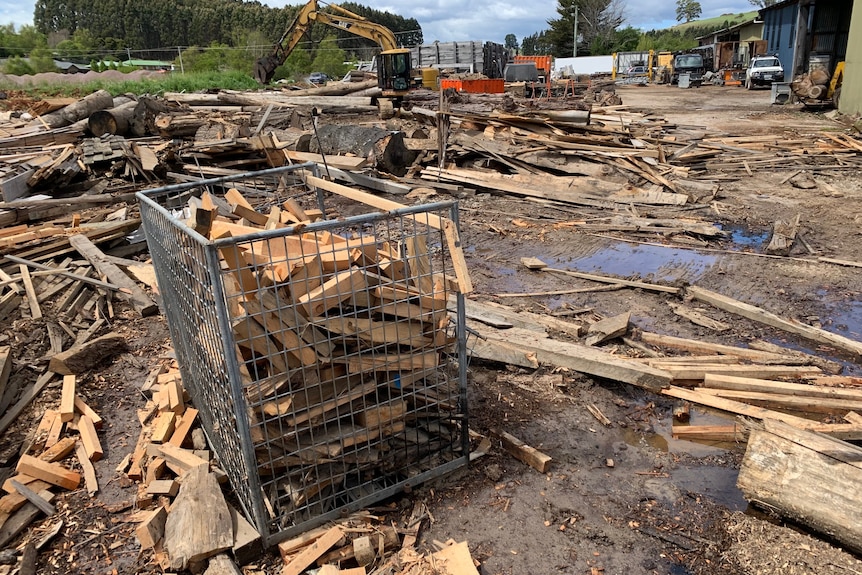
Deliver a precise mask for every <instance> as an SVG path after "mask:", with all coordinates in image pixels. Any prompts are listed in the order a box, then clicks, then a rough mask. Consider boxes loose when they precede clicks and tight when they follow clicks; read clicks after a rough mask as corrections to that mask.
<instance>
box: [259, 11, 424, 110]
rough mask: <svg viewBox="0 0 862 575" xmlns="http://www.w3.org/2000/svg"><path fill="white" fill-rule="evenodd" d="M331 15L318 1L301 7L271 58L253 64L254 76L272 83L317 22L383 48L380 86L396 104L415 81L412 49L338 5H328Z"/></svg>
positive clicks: (378, 67) (390, 33)
mask: <svg viewBox="0 0 862 575" xmlns="http://www.w3.org/2000/svg"><path fill="white" fill-rule="evenodd" d="M327 6H328V8H329V12H323V11H320V10H318V0H310V1H309V2H308V3H307V4H306V5H305V6H303V7H302V8H300V10H299V13H298V14H297V15H296V19H295V20H294V21H293V24H291V25H290V27H289V28H288V29H287V30H286V31H285V33H284V34H283V35H282V36H281V38H280V39H279V41H278V42H276V44H275V47H274V48H273V51H272V53H271V54H270V55H269V56H264V57H263V58H260V59H259V60H258V61H257V62H255V65H254V77H255V79H256V80H257V81H258V82H259V83H261V84H268V83H269V82H270V80H272V76H273V74H274V73H275V69H276V68H278V67H279V66H281V65H282V64H284V62H285V61H286V60H287V57H288V56H290V53H291V52H293V50H294V48H296V45H297V44H299V41H300V39H301V38H302V36H303V34H305V33H306V32H307V31H308V29H309V28H310V27H311V25H312V23H314V22H322V23H324V24H327V25H329V26H332V27H334V28H338V29H340V30H346V31H348V32H350V33H351V34H356V35H357V36H362V37H363V38H368V39H369V40H374V41H375V42H377V44H379V45H380V47H381V48H383V51H382V52H381V53H380V56H379V59H378V65H377V83H378V85H379V86H380V89H381V90H383V96H384V97H386V98H393V99H395V100H396V101H398V100H400V98H401V97H402V96H404V95H405V94H407V90H408V89H409V88H410V83H411V80H412V74H411V63H410V50H408V49H407V48H399V47H398V43H397V42H396V40H395V34H393V33H392V30H390V29H389V28H387V27H385V26H381V25H380V24H376V23H374V22H371V21H369V20H367V19H365V18H363V17H362V16H360V15H359V14H355V13H353V12H351V11H350V10H346V9H344V8H342V7H341V6H338V5H337V4H328V5H327Z"/></svg>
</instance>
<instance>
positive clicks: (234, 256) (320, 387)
mask: <svg viewBox="0 0 862 575" xmlns="http://www.w3.org/2000/svg"><path fill="white" fill-rule="evenodd" d="M369 196H370V194H365V193H364V192H360V191H354V190H352V189H351V188H346V187H344V186H339V185H338V184H333V183H331V182H329V181H327V180H323V179H321V178H318V177H317V166H316V165H315V164H302V165H298V166H287V167H283V168H274V169H270V170H263V171H259V172H249V173H244V174H238V175H235V176H229V177H224V178H213V179H209V180H200V181H191V182H188V183H183V184H176V185H172V186H167V187H162V188H157V189H152V190H147V191H144V192H141V193H139V194H138V199H139V201H140V205H141V219H142V221H143V225H144V230H145V232H146V235H147V242H148V244H149V248H150V253H151V256H152V259H153V264H154V267H155V271H156V277H157V280H158V284H159V289H160V292H161V295H162V300H163V306H164V311H165V315H166V318H167V323H168V327H169V330H170V334H171V339H172V341H173V344H174V348H175V351H176V356H177V360H178V363H179V366H180V371H181V374H182V378H183V383H184V385H185V387H186V388H187V389H188V391H189V393H190V395H191V396H192V399H193V401H194V403H195V406H196V407H197V408H198V410H199V412H200V419H201V424H202V426H203V428H204V430H205V432H206V434H207V436H208V439H209V440H210V444H211V445H212V448H213V450H214V451H215V453H216V455H217V457H218V460H219V464H220V465H221V466H222V468H223V470H224V471H225V473H226V474H227V475H228V477H229V478H230V481H231V484H232V487H233V489H234V492H235V494H236V496H237V499H238V500H239V503H240V504H241V505H242V507H243V509H244V511H245V512H246V515H247V516H248V517H249V519H250V520H251V521H252V522H253V523H254V524H255V525H256V527H257V528H258V530H259V531H260V533H261V535H262V537H263V538H264V541H265V542H266V543H267V544H268V545H269V544H273V543H276V542H278V541H279V540H281V539H284V538H286V537H289V536H291V535H292V534H295V533H296V532H298V531H301V530H305V529H307V528H309V527H311V526H313V525H316V524H319V523H322V522H324V521H326V520H328V519H332V518H335V517H337V516H339V515H341V514H342V513H344V512H348V511H352V510H355V509H359V508H361V507H364V506H367V505H370V504H372V503H375V502H377V501H380V500H381V499H384V498H386V497H389V496H391V495H393V494H395V493H397V492H399V491H401V490H403V489H405V488H407V487H412V486H414V485H416V484H418V483H421V482H423V481H427V480H428V479H431V478H434V477H437V476H439V475H441V474H443V473H446V472H448V471H451V470H452V469H455V468H457V467H459V466H461V465H464V464H466V463H467V461H468V458H469V455H468V451H469V437H468V432H467V404H466V327H465V318H464V300H463V294H464V293H465V292H466V291H469V288H468V287H467V285H465V284H469V280H468V279H466V274H465V273H464V270H465V269H466V268H465V267H464V266H463V253H462V252H461V247H460V243H459V240H458V234H457V222H458V214H457V205H456V204H455V203H454V202H441V203H436V204H426V205H422V206H415V207H403V206H402V207H399V208H398V209H392V210H388V209H387V210H386V211H383V212H380V211H373V210H371V209H370V208H369V207H368V206H367V205H365V204H363V203H362V200H365V199H367V198H368V197H369ZM375 198H376V196H375ZM380 202H386V200H382V199H379V198H378V199H377V200H375V201H374V202H372V204H377V205H378V209H379V204H380ZM253 204H254V206H253ZM385 207H388V206H385ZM351 214H352V215H351ZM465 288H467V289H465Z"/></svg>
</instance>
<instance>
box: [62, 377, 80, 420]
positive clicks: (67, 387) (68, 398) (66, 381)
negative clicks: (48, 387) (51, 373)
mask: <svg viewBox="0 0 862 575" xmlns="http://www.w3.org/2000/svg"><path fill="white" fill-rule="evenodd" d="M75 381H76V378H75V376H74V375H66V376H63V391H62V392H61V395H60V409H59V413H60V419H61V420H62V421H72V420H73V419H74V418H75Z"/></svg>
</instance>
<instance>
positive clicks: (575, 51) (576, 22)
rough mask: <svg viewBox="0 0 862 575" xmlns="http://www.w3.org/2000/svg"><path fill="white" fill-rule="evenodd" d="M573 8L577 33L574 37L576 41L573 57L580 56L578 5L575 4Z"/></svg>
mask: <svg viewBox="0 0 862 575" xmlns="http://www.w3.org/2000/svg"><path fill="white" fill-rule="evenodd" d="M572 8H573V9H574V10H573V12H572V16H574V17H575V35H574V37H573V40H574V42H572V57H573V58H577V57H578V5H577V4H573V5H572Z"/></svg>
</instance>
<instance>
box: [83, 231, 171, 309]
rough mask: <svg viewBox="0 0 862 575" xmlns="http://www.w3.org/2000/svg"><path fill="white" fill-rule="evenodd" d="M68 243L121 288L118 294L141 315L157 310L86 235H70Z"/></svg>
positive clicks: (147, 297)
mask: <svg viewBox="0 0 862 575" xmlns="http://www.w3.org/2000/svg"><path fill="white" fill-rule="evenodd" d="M69 243H70V244H71V245H72V247H74V248H75V249H76V250H78V253H80V254H81V255H82V256H84V258H85V259H86V260H87V261H88V262H90V264H92V266H93V267H94V268H96V271H98V272H99V273H100V274H101V275H103V276H105V277H107V278H108V281H110V282H111V283H112V284H114V285H117V286H120V287H121V288H123V291H120V292H118V296H119V297H122V298H124V299H127V300H128V301H129V302H130V303H131V304H132V305H133V306H134V308H135V311H137V312H138V313H139V314H140V315H141V317H147V316H150V315H155V314H157V313H158V312H159V306H158V305H156V303H155V302H154V301H153V300H152V299H150V296H148V295H147V294H146V292H145V291H144V290H143V289H142V288H141V287H140V286H139V285H138V284H137V283H136V282H135V281H134V280H133V279H132V278H130V277H129V276H127V275H126V274H125V273H124V272H123V270H121V269H120V268H119V267H118V266H117V265H116V264H113V263H111V262H109V261H108V260H107V259H106V258H105V254H104V253H103V252H102V250H100V249H99V248H98V247H96V245H95V244H94V243H93V242H91V241H90V239H89V238H88V237H87V236H85V235H83V234H77V235H74V236H70V237H69Z"/></svg>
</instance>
